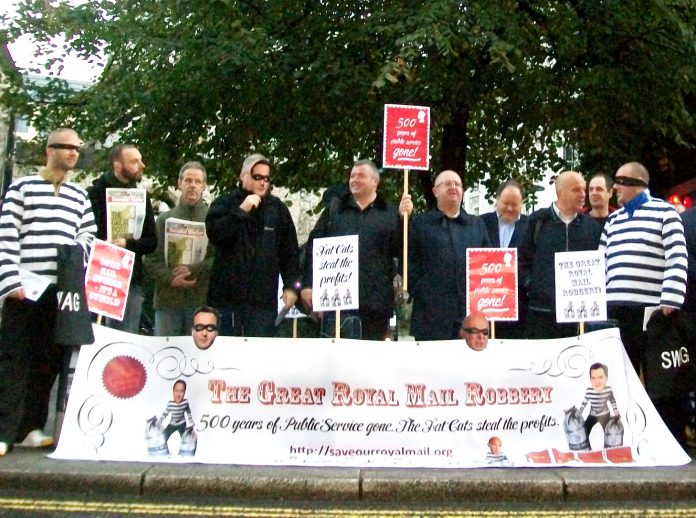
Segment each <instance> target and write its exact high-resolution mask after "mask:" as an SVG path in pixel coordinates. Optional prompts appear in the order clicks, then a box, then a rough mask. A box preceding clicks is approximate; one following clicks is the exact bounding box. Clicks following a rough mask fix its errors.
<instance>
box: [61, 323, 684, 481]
mask: <svg viewBox="0 0 696 518" xmlns="http://www.w3.org/2000/svg"><path fill="white" fill-rule="evenodd" d="M94 334H95V338H96V340H95V343H94V344H93V345H88V346H83V347H82V349H81V352H80V355H79V359H78V363H77V368H76V372H75V376H74V381H73V384H72V388H71V391H70V399H69V402H68V408H67V412H66V416H65V420H64V422H63V429H62V432H61V435H60V442H59V444H58V448H57V449H56V451H55V452H54V453H53V454H52V455H51V456H52V457H54V458H59V459H88V460H122V461H146V462H151V461H153V460H157V461H168V462H201V463H214V464H224V463H229V464H255V465H306V466H353V467H378V466H401V467H438V468H465V467H483V466H519V467H529V466H550V465H562V466H583V465H588V464H592V465H596V466H597V465H620V466H656V465H662V466H676V465H682V464H686V463H688V462H690V460H691V459H690V458H689V456H688V455H687V454H686V453H685V452H684V451H683V450H682V449H681V448H680V447H679V445H678V443H677V442H676V441H675V440H674V438H673V437H672V436H671V435H670V434H669V432H668V430H667V428H666V427H665V426H664V424H663V423H662V421H661V420H660V418H659V416H658V414H657V413H656V411H655V409H654V407H653V406H652V404H651V402H650V400H649V399H648V397H647V395H646V393H645V391H644V390H643V388H642V386H641V384H640V382H639V380H638V378H637V376H636V375H635V372H634V371H633V370H632V368H631V364H630V362H629V361H628V359H627V357H626V355H625V353H624V350H623V347H622V345H621V342H620V339H619V334H618V330H616V329H606V330H602V331H596V332H593V333H588V334H586V335H583V336H581V337H576V338H568V339H562V340H546V341H515V340H505V341H499V340H491V341H490V342H489V344H488V347H487V348H486V349H485V350H484V351H481V352H475V351H473V350H471V349H469V348H468V347H467V346H466V344H465V343H464V342H463V341H442V342H427V343H420V344H419V343H416V342H371V341H353V340H331V339H295V340H293V339H280V338H276V339H273V338H270V339H269V338H263V339H261V338H259V339H254V338H233V337H222V336H221V337H218V338H217V340H216V341H215V343H214V344H213V346H212V347H211V348H210V349H208V350H204V351H201V350H199V349H197V348H196V347H195V346H194V345H193V343H192V339H191V337H174V338H165V337H147V336H134V335H130V334H128V333H123V332H121V331H115V330H112V329H108V328H105V327H102V326H95V329H94ZM595 364H598V365H600V366H599V367H598V366H597V365H595ZM591 367H592V368H591ZM591 370H592V373H593V374H592V377H591V375H590V371H591ZM179 380H181V381H183V382H185V385H184V383H181V382H180V381H179ZM598 398H599V399H598ZM593 399H594V403H595V404H590V401H592V400H593ZM601 400H603V401H604V402H605V403H607V405H606V406H605V407H604V408H600V407H601V405H599V404H598V403H597V402H598V401H601ZM594 406H596V407H597V408H598V409H599V410H597V413H598V414H606V415H598V416H596V417H595V418H594V420H595V421H597V423H596V424H594V426H593V427H591V429H590V434H589V440H588V438H587V435H586V434H585V429H584V426H583V421H584V420H585V419H587V422H588V423H590V424H591V423H592V420H591V419H589V414H590V413H591V411H592V412H595V409H592V410H591V408H592V407H594ZM617 412H618V416H617V415H614V414H616V413H617ZM610 414H612V415H610ZM603 427H604V428H603ZM165 432H166V435H168V436H169V438H168V442H165V439H164V435H165Z"/></svg>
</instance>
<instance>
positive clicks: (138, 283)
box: [87, 144, 157, 334]
mask: <svg viewBox="0 0 696 518" xmlns="http://www.w3.org/2000/svg"><path fill="white" fill-rule="evenodd" d="M109 165H110V166H111V171H107V172H106V173H104V174H103V175H102V176H100V177H99V178H97V179H96V180H94V182H93V183H92V186H91V187H89V188H88V189H87V192H88V193H89V199H90V200H91V202H92V210H93V211H94V219H95V221H96V223H97V237H98V238H99V239H102V240H106V238H107V234H108V232H107V226H108V221H107V219H108V214H107V207H106V190H107V189H110V188H118V189H137V188H138V182H139V181H140V180H142V178H143V171H144V170H145V164H144V163H143V156H142V155H141V154H140V151H138V148H136V147H135V146H133V145H130V144H119V145H116V146H114V147H113V148H112V149H111V151H109ZM138 230H140V229H136V230H135V231H134V233H133V235H132V236H131V237H127V238H124V237H120V238H117V239H115V240H114V242H113V243H114V244H115V245H116V246H120V247H121V248H125V249H126V250H130V251H131V252H135V262H134V263H133V275H132V276H131V281H130V286H129V288H128V300H127V301H126V310H125V313H124V315H123V320H120V321H119V320H116V319H113V318H108V319H107V321H106V323H107V325H108V326H109V327H111V328H113V329H119V330H121V331H126V332H128V333H134V334H138V333H140V318H141V316H142V313H143V302H144V300H145V296H144V294H143V289H142V283H143V256H144V255H146V254H149V253H152V252H154V250H155V248H156V247H157V229H156V227H155V216H154V213H153V211H152V202H151V200H150V194H149V193H148V192H147V191H146V193H145V219H144V220H143V223H142V230H140V233H139V234H138Z"/></svg>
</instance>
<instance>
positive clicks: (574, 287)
mask: <svg viewBox="0 0 696 518" xmlns="http://www.w3.org/2000/svg"><path fill="white" fill-rule="evenodd" d="M554 261H555V268H556V321H557V322H598V321H603V320H606V319H607V282H606V268H605V262H604V252H601V251H599V250H586V251H581V252H556V254H555V258H554Z"/></svg>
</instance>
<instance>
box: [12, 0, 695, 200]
mask: <svg viewBox="0 0 696 518" xmlns="http://www.w3.org/2000/svg"><path fill="white" fill-rule="evenodd" d="M694 10H695V9H694V5H693V2H691V1H687V0H662V1H658V0H634V1H633V2H624V1H619V0H603V1H598V0H575V1H570V2H555V1H543V0H540V1H521V2H518V1H514V2H513V1H511V0H493V1H491V0H472V1H465V2H461V1H459V2H455V1H451V0H433V1H430V2H413V1H408V0H402V1H390V0H382V1H374V0H362V1H357V2H355V1H353V2H346V1H341V0H339V1H331V2H329V1H327V0H313V1H312V0H305V1H301V0H269V1H266V2H248V1H238V0H201V1H198V2H190V1H185V0H119V1H117V0H92V1H90V2H85V3H82V4H80V5H76V6H70V5H68V4H67V3H65V2H52V3H50V4H49V3H48V2H45V1H43V0H25V2H24V3H23V4H22V5H21V7H20V9H19V15H18V17H17V18H16V19H15V20H14V21H12V23H11V24H10V28H9V31H8V33H7V35H6V37H7V39H8V40H13V39H15V38H16V37H18V36H19V35H20V34H23V33H32V34H34V36H35V37H36V38H37V39H38V40H40V41H43V42H44V43H45V44H46V45H49V44H50V43H49V42H50V41H51V37H52V36H54V35H56V34H62V35H64V36H65V38H66V40H67V45H68V47H69V48H70V49H71V50H72V51H73V52H76V53H78V54H79V55H82V56H92V59H99V58H94V56H105V58H103V59H105V65H106V66H105V69H104V73H103V75H102V76H101V79H100V81H99V82H98V83H97V84H96V85H95V86H94V87H93V88H90V89H88V90H85V91H81V92H70V91H69V90H68V89H67V88H66V85H65V84H63V83H62V82H60V81H53V82H51V83H49V84H48V85H46V86H43V87H34V88H29V87H28V86H27V85H24V84H22V83H21V82H19V81H18V80H17V79H16V78H14V79H13V82H12V84H11V87H10V88H9V89H8V90H7V91H5V92H3V93H2V96H1V97H0V102H2V103H4V104H6V105H8V106H12V107H13V108H14V109H16V110H18V111H19V112H21V113H27V114H30V116H31V117H32V120H33V122H34V123H35V124H37V125H39V126H40V127H43V128H51V127H55V126H56V125H58V124H70V125H72V126H74V127H76V128H77V129H78V130H79V131H80V133H81V135H82V136H83V138H85V139H86V140H87V139H88V140H92V141H104V140H105V139H106V138H107V136H109V135H113V134H117V135H118V136H119V139H120V140H122V141H128V142H133V143H135V144H136V145H138V146H139V147H141V149H142V151H143V153H144V155H145V158H146V162H147V164H148V172H149V173H150V174H155V175H156V176H157V177H158V179H159V181H160V183H161V184H162V185H166V184H173V183H174V182H175V178H176V172H177V171H178V167H179V165H180V164H181V163H182V162H183V161H185V160H190V159H198V160H201V161H203V163H204V164H205V165H206V167H207V168H208V170H209V174H210V177H211V180H212V181H213V182H214V183H215V184H216V185H217V186H218V187H220V188H223V189H224V188H227V187H229V186H231V185H233V184H234V183H235V182H236V179H237V176H238V171H239V168H240V165H241V161H242V158H243V157H244V155H246V154H248V153H249V152H251V151H259V152H262V153H267V154H268V155H270V156H271V157H273V160H274V162H275V164H276V167H275V170H274V180H275V181H276V182H277V183H278V184H280V185H284V186H287V187H290V188H292V189H296V188H308V189H317V188H320V187H324V186H327V185H331V184H334V183H337V182H340V181H344V180H345V178H346V173H347V170H348V168H349V167H350V164H351V162H352V161H353V160H354V159H355V158H358V157H371V158H375V159H376V162H378V163H379V162H380V161H381V149H382V123H383V120H382V119H383V105H384V104H385V103H402V104H418V105H426V106H430V107H431V109H432V120H433V123H432V131H431V135H432V142H431V153H432V157H433V158H432V161H431V162H432V167H433V172H436V171H439V170H441V169H444V168H452V169H455V170H457V171H460V172H461V174H462V176H463V179H464V181H465V183H467V184H471V183H473V182H475V181H478V180H480V179H482V178H483V177H484V175H486V174H488V175H490V176H489V178H488V179H487V180H486V185H487V187H488V188H489V189H491V190H492V189H495V187H496V186H497V185H498V184H499V183H500V182H501V181H503V180H505V179H506V178H508V177H510V176H513V177H516V178H517V179H519V180H520V181H522V182H523V183H524V184H525V185H527V186H531V184H533V183H534V182H536V181H538V180H539V178H540V177H541V175H542V174H543V172H544V171H545V170H547V169H548V168H551V169H552V170H554V171H560V170H562V169H563V168H566V167H568V166H569V164H565V163H563V161H562V159H561V158H559V156H560V154H559V149H560V148H561V146H572V147H573V148H574V149H576V150H577V156H578V157H579V159H580V163H579V164H578V165H576V167H578V168H579V169H580V170H581V171H584V172H586V173H588V174H590V173H593V172H596V171H599V170H602V171H609V172H611V171H614V170H615V169H616V167H617V165H619V164H620V163H623V162H625V161H628V160H635V159H638V160H644V161H648V162H649V161H650V160H651V159H655V158H657V157H661V156H665V155H666V154H668V150H669V149H670V147H673V146H674V145H675V143H676V144H679V145H681V146H691V145H692V144H693V143H694V142H696V138H695V136H696V135H695V128H694V109H693V107H694V104H695V103H694V99H695V97H694V85H696V77H695V76H696V62H695V50H694V49H695V48H696V47H695V43H694V34H693V27H694V26H695V25H694V22H696V16H695V13H694ZM690 103H691V106H690ZM389 174H390V173H387V175H389ZM392 176H394V177H395V178H393V179H390V180H389V181H388V182H386V183H388V184H389V185H388V187H390V189H389V190H394V191H397V190H398V189H399V182H398V178H400V175H398V174H393V175H392ZM424 180H425V181H424V182H423V184H424V188H423V191H424V192H427V186H428V181H427V178H424ZM412 184H413V185H417V184H418V182H417V181H415V182H412Z"/></svg>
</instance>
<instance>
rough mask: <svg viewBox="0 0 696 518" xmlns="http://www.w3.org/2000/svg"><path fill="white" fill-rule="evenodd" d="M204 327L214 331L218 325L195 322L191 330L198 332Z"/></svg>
mask: <svg viewBox="0 0 696 518" xmlns="http://www.w3.org/2000/svg"><path fill="white" fill-rule="evenodd" d="M204 329H205V330H206V331H208V332H209V333H214V332H215V331H217V330H218V326H216V325H215V324H196V325H195V326H193V330H194V331H197V332H199V333H200V332H201V331H203V330H204Z"/></svg>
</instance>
